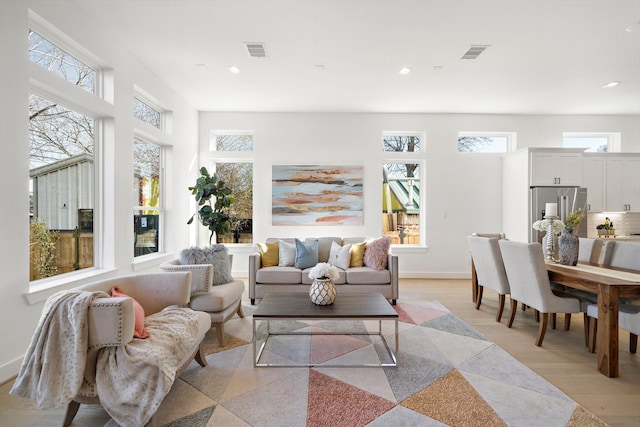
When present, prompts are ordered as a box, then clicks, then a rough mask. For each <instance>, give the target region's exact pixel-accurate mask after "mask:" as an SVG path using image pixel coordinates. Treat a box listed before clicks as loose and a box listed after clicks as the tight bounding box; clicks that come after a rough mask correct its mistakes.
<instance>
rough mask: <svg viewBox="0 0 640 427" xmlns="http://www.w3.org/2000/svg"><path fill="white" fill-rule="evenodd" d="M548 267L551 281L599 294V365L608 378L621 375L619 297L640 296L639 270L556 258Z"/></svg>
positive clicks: (550, 261) (548, 261) (547, 264)
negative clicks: (560, 261)
mask: <svg viewBox="0 0 640 427" xmlns="http://www.w3.org/2000/svg"><path fill="white" fill-rule="evenodd" d="M546 267H547V272H548V273H549V280H550V281H551V282H555V283H559V284H561V285H564V286H567V287H570V288H574V289H580V290H583V291H587V292H590V293H592V294H596V295H597V296H598V328H597V336H596V353H597V360H598V362H597V368H598V370H599V371H600V373H602V374H603V375H605V376H607V377H610V378H614V377H618V376H619V375H620V373H619V363H618V309H619V304H620V298H640V272H637V271H630V270H624V269H615V268H610V267H605V266H602V265H595V264H584V263H578V264H577V265H575V266H570V265H563V264H559V263H557V262H555V261H553V260H547V261H546ZM585 327H586V325H585Z"/></svg>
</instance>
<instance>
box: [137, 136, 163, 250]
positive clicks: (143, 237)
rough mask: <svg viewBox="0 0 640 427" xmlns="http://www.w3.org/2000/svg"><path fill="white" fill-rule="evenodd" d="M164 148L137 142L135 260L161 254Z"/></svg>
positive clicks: (140, 141)
mask: <svg viewBox="0 0 640 427" xmlns="http://www.w3.org/2000/svg"><path fill="white" fill-rule="evenodd" d="M161 156H162V147H160V146H159V145H157V144H153V143H150V142H146V141H143V140H141V139H138V138H136V139H134V144H133V167H134V169H133V178H134V179H133V182H134V189H133V191H134V206H135V207H134V212H133V227H134V237H135V240H134V256H141V255H147V254H150V253H154V252H159V251H160V245H159V238H160V233H161V228H160V223H161V217H162V210H161V209H160V208H161V206H162V205H161V201H162V200H161V197H162V191H161V190H162V189H161V185H162V177H161Z"/></svg>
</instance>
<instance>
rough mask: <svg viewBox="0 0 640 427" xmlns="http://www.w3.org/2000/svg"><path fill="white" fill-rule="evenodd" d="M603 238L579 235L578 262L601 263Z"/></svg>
mask: <svg viewBox="0 0 640 427" xmlns="http://www.w3.org/2000/svg"><path fill="white" fill-rule="evenodd" d="M601 254H602V239H593V238H588V237H578V262H584V263H590V264H600V255H601Z"/></svg>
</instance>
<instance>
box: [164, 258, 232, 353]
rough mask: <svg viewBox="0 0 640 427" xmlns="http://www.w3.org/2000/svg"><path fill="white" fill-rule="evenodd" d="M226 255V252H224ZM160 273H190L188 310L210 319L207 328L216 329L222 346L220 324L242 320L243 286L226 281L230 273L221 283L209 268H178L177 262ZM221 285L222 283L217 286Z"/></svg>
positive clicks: (169, 263)
mask: <svg viewBox="0 0 640 427" xmlns="http://www.w3.org/2000/svg"><path fill="white" fill-rule="evenodd" d="M225 253H226V251H225ZM227 256H228V259H229V263H228V267H224V268H228V269H229V270H230V268H231V265H232V262H233V255H232V254H228V255H227ZM160 271H162V272H175V271H190V272H191V296H190V300H189V307H190V308H192V309H193V310H197V311H203V312H206V313H207V314H209V316H210V317H211V326H212V327H214V326H215V328H216V337H217V339H218V345H220V347H223V346H224V324H225V323H226V322H227V320H229V319H231V318H232V317H233V316H234V315H235V314H236V313H237V314H238V316H240V317H244V313H243V312H242V294H243V292H244V282H243V281H242V280H236V279H234V278H233V277H230V271H229V272H225V273H224V274H223V275H224V276H225V277H226V278H225V279H223V280H220V279H218V278H216V274H218V275H220V274H221V273H222V272H220V271H216V269H215V268H214V265H213V264H181V263H180V260H179V259H176V260H173V261H168V262H165V263H163V264H161V265H160ZM221 281H223V282H226V283H220V282H221Z"/></svg>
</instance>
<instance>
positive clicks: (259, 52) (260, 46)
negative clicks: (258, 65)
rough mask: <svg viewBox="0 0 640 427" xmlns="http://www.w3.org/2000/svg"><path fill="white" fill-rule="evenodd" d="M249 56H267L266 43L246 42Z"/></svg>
mask: <svg viewBox="0 0 640 427" xmlns="http://www.w3.org/2000/svg"><path fill="white" fill-rule="evenodd" d="M245 45H246V46H247V51H248V52H249V56H250V57H252V58H266V57H267V50H266V49H265V47H264V43H245Z"/></svg>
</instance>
